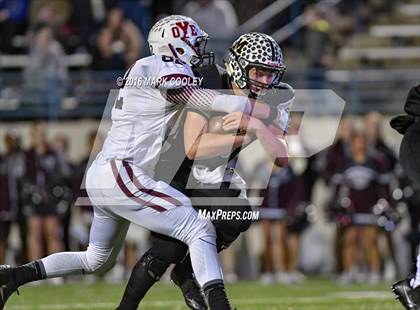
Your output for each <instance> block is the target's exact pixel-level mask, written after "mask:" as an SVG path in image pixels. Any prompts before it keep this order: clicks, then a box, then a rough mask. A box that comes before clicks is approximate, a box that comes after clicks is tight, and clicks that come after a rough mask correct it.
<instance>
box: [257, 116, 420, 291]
mask: <svg viewBox="0 0 420 310" xmlns="http://www.w3.org/2000/svg"><path fill="white" fill-rule="evenodd" d="M299 120H300V117H299V116H298V117H295V121H293V122H292V125H291V130H290V134H293V132H294V130H296V128H298V127H299ZM382 124H383V120H382V116H381V115H380V114H378V113H376V112H371V113H368V114H366V115H363V116H357V117H356V116H345V117H344V118H343V119H342V120H341V125H340V129H339V132H338V135H337V139H336V141H335V143H334V144H333V145H332V146H331V147H329V148H328V149H326V150H324V151H322V152H321V153H318V154H316V155H314V156H310V157H308V158H307V159H302V158H291V160H290V166H289V167H286V168H284V169H279V170H276V169H275V170H274V171H273V174H272V176H271V179H270V182H269V186H268V188H267V190H264V191H263V192H264V193H265V199H264V202H263V205H262V211H263V213H262V214H263V215H266V216H264V217H265V219H263V220H262V221H261V227H262V230H263V234H264V251H263V254H262V272H263V273H262V279H261V280H262V281H263V282H268V283H271V282H273V281H280V282H285V283H297V282H301V281H303V280H304V275H303V274H302V273H301V270H299V262H301V261H302V257H300V255H299V251H300V249H301V244H300V243H299V242H300V241H299V240H300V236H301V235H302V233H303V232H304V230H305V229H307V228H308V227H309V226H310V225H311V224H314V223H316V222H319V220H320V219H319V217H320V216H321V217H322V218H323V221H325V222H326V225H331V224H332V225H333V226H334V237H333V240H334V241H333V243H334V244H333V245H332V246H333V248H334V251H333V253H334V256H335V259H334V261H335V263H334V268H333V269H332V270H331V271H332V273H333V275H334V276H335V278H336V281H337V282H338V283H341V284H349V283H360V282H368V283H379V282H381V281H383V280H384V278H386V277H385V269H387V272H388V276H387V277H388V279H387V280H390V278H392V277H395V276H398V275H400V273H404V272H406V270H404V271H403V270H401V267H405V266H401V259H400V258H401V256H404V254H402V253H401V252H400V253H397V251H396V245H395V240H396V239H395V238H394V232H395V231H396V229H397V228H398V226H399V224H400V223H401V221H402V218H403V217H404V216H406V215H408V216H409V218H410V225H409V226H410V229H409V232H408V233H406V234H405V236H404V241H405V242H406V243H407V244H409V247H410V260H409V261H411V262H415V258H416V253H417V252H416V251H417V246H418V243H419V241H420V238H419V224H420V221H419V215H420V210H418V207H416V206H418V205H419V203H420V188H419V187H418V185H416V184H414V183H412V182H410V180H409V179H408V178H407V177H406V176H405V175H404V174H403V172H402V170H401V167H400V165H399V164H398V161H397V157H396V154H395V152H394V150H393V149H391V148H390V147H389V146H388V145H387V144H386V143H385V139H384V138H383V136H382V134H381V126H382ZM296 144H297V145H296ZM296 147H297V148H303V149H304V148H305V145H304V144H303V143H301V142H299V141H295V140H289V148H290V149H296ZM260 168H261V167H259V168H258V169H257V171H259V172H258V173H260V174H261V170H260ZM255 178H258V176H255ZM320 183H321V184H322V186H321V190H322V188H323V189H324V191H325V192H326V194H325V196H326V198H325V199H323V200H321V201H322V202H319V199H316V197H315V196H316V195H317V193H316V191H320V187H319V184H320ZM380 239H382V240H383V241H384V242H383V243H384V244H386V246H385V247H381V246H380ZM275 252H277V253H275ZM398 255H399V256H400V257H397V256H398ZM406 263H407V262H406ZM389 265H390V266H389ZM411 267H412V268H414V264H413V265H412V266H411ZM390 270H391V271H390ZM315 271H316V270H315ZM389 273H390V274H391V275H390V276H389Z"/></svg>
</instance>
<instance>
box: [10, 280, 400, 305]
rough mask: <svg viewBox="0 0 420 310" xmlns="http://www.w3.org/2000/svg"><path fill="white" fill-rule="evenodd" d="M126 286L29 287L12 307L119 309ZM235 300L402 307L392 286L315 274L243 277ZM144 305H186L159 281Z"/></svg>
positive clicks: (234, 288) (232, 289)
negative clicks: (263, 280) (295, 280)
mask: <svg viewBox="0 0 420 310" xmlns="http://www.w3.org/2000/svg"><path fill="white" fill-rule="evenodd" d="M122 292H123V286H122V285H111V284H106V283H96V284H65V285H61V286H51V285H40V286H28V287H24V288H22V289H21V290H20V296H16V295H14V296H12V298H11V300H10V302H9V303H8V305H7V306H6V308H5V309H8V310H72V309H92V310H94V309H95V310H96V309H115V307H116V305H117V303H118V301H119V298H120V296H121V295H122ZM228 295H229V297H230V299H231V304H232V305H233V307H236V308H237V309H238V310H259V309H264V310H277V309H279V310H280V309H281V310H330V309H334V310H336V309H338V310H350V309H352V310H353V309H354V310H356V309H357V310H398V309H400V310H401V309H403V308H402V306H401V305H400V304H399V303H398V301H396V300H394V298H393V295H392V294H391V292H390V290H389V285H388V284H387V285H385V284H383V285H348V286H339V285H337V284H335V283H333V282H331V281H329V280H323V279H310V280H307V281H306V283H305V284H301V285H280V284H278V285H277V284H276V285H270V286H264V285H261V284H260V283H257V282H242V283H238V284H233V285H229V286H228ZM139 309H145V310H148V309H150V310H154V309H164V310H166V309H167V310H180V309H187V308H186V307H185V306H184V304H183V300H182V297H181V296H180V294H179V293H178V290H177V288H175V287H174V286H172V285H171V284H158V285H156V286H155V287H154V289H153V290H152V291H151V292H150V293H149V295H148V296H147V298H146V299H145V300H144V302H143V303H142V304H141V306H140V307H139Z"/></svg>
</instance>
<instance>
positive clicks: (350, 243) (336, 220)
mask: <svg viewBox="0 0 420 310" xmlns="http://www.w3.org/2000/svg"><path fill="white" fill-rule="evenodd" d="M300 120H301V117H300V116H299V115H298V114H296V115H294V116H293V118H292V122H291V127H290V131H289V133H290V139H289V147H290V148H291V149H293V150H294V151H295V150H296V149H305V145H304V143H303V142H301V141H298V140H297V139H295V138H294V137H296V136H294V133H296V132H297V131H298V130H299V125H300ZM382 124H383V121H382V116H381V115H379V114H378V113H374V112H372V113H369V114H367V115H364V116H363V117H361V116H345V117H344V118H343V119H342V121H341V126H340V130H339V133H338V135H337V139H336V141H335V143H334V144H333V145H332V146H331V147H329V148H328V149H326V150H324V151H322V152H321V153H318V154H316V155H314V156H311V157H309V158H291V159H290V165H289V166H287V167H286V168H283V169H274V170H273V171H271V168H272V167H271V166H267V164H266V163H261V165H257V166H256V169H255V173H253V174H252V175H251V177H250V179H251V180H252V182H254V183H255V182H258V180H259V179H261V174H264V173H266V174H267V173H268V174H270V173H272V174H271V177H270V179H269V183H268V186H267V188H264V189H263V190H257V191H258V194H257V196H260V197H264V199H263V201H262V205H261V207H260V208H258V210H260V220H259V221H257V222H256V223H254V225H253V227H254V228H256V229H257V230H258V231H259V236H260V239H258V240H260V241H259V242H260V244H258V246H256V247H255V248H248V249H245V252H246V253H245V255H242V254H244V253H243V252H240V251H244V249H243V247H242V248H241V247H238V246H236V247H233V248H232V249H230V250H227V251H225V252H226V253H224V254H223V262H224V268H225V273H226V279H227V280H228V281H236V280H237V279H240V278H241V277H254V278H255V277H256V276H257V277H259V278H260V280H261V281H262V282H263V283H272V282H275V281H279V282H282V283H300V282H302V281H304V280H305V275H304V273H305V272H314V273H323V272H325V270H327V272H329V273H330V274H333V275H334V276H335V277H336V281H338V282H339V283H342V284H347V283H353V282H370V283H378V282H380V281H382V279H383V277H384V272H385V269H386V268H389V266H385V265H386V264H391V265H392V266H391V269H392V270H393V271H394V274H393V276H398V274H399V273H400V272H404V271H401V270H400V267H401V263H399V261H401V259H398V257H397V256H398V255H400V256H401V255H404V254H401V253H400V254H398V253H397V251H396V246H395V244H394V243H395V238H393V234H394V232H395V231H396V229H397V228H398V227H399V224H400V222H401V220H402V218H409V220H410V229H409V231H408V233H407V231H406V233H407V234H406V235H405V236H404V237H405V239H404V240H405V241H406V243H407V244H408V245H409V246H410V249H411V260H412V261H414V259H415V257H416V248H417V245H418V243H419V241H420V230H419V224H420V211H419V210H418V207H417V208H416V205H417V206H418V204H419V203H420V188H416V187H415V185H414V184H412V183H411V182H410V181H409V180H408V179H407V178H406V177H405V176H404V175H403V174H402V171H401V169H400V167H399V164H398V162H397V159H396V155H395V154H394V151H393V150H392V149H391V148H390V147H388V146H387V144H386V143H385V141H384V139H383V137H382V134H381V130H380V127H381V126H382ZM47 131H48V126H47V125H46V124H45V123H43V122H37V123H34V124H33V127H32V128H31V131H30V132H31V144H30V147H29V148H27V149H23V148H22V146H21V137H20V133H19V132H18V131H17V130H15V129H11V130H8V131H7V132H6V134H5V136H4V137H3V141H2V142H3V145H4V150H5V151H4V152H3V153H2V154H0V264H4V263H12V264H23V263H25V262H27V261H30V260H35V259H38V258H41V257H43V256H45V255H48V254H50V253H53V252H57V251H60V250H63V249H65V250H79V249H84V248H85V247H86V246H87V243H88V238H89V237H88V228H89V225H90V221H91V219H92V213H91V212H92V210H91V208H90V207H89V206H88V205H87V206H84V205H86V204H83V203H82V204H78V205H75V200H76V198H78V197H86V193H85V192H83V186H82V187H81V185H82V184H83V177H84V173H85V168H86V166H87V164H88V162H89V158H90V156H95V155H96V154H97V153H98V151H99V150H100V148H101V145H102V140H103V139H102V137H101V136H100V135H98V136H96V131H94V132H92V133H90V134H89V135H88V136H87V137H86V155H85V156H84V158H83V159H81V160H80V161H79V162H77V163H75V162H72V161H70V160H69V154H68V149H69V145H68V144H69V137H67V136H65V135H62V134H58V135H55V136H53V137H51V136H50V135H48V132H47ZM319 184H322V186H323V187H322V186H321V187H322V188H323V189H322V191H323V192H324V196H326V197H327V198H326V199H324V200H322V201H323V202H321V203H320V202H319V199H317V198H316V196H317V195H319V193H317V192H319V191H320V189H319V188H320V186H319ZM81 188H82V189H81ZM253 192H255V188H251V190H250V192H249V195H250V197H252V196H253V195H254V194H253ZM407 215H408V216H407ZM319 223H323V225H324V226H332V227H334V229H333V230H329V231H328V234H330V238H329V239H330V244H329V247H330V248H331V249H333V250H331V253H334V255H333V256H334V259H333V264H334V266H329V267H328V268H327V269H325V268H324V269H323V268H320V269H319V270H316V269H315V270H314V269H310V268H309V269H308V268H307V267H305V264H304V263H302V262H303V261H304V260H303V257H302V255H301V252H302V251H301V250H302V246H303V245H302V242H301V241H302V235H303V234H305V233H306V232H308V229H309V228H311V227H312V226H313V225H319ZM309 230H310V229H309ZM253 234H254V233H253V232H249V233H247V234H245V235H244V237H243V239H244V240H246V239H251V240H255V239H254V238H255V236H253ZM332 234H333V236H332ZM380 239H382V240H385V243H386V249H385V250H384V248H383V247H380V245H379V243H380V242H379V241H380ZM242 241H243V240H242ZM240 243H241V242H239V244H240ZM312 246H313V247H316V246H318V245H317V244H313V245H312ZM147 248H148V234H147V232H145V231H142V229H139V228H136V227H132V228H131V229H130V232H129V235H128V238H127V241H126V248H125V251H124V254H123V255H122V256H121V258H120V263H119V270H120V274H119V277H120V280H122V279H124V277H125V276H126V275H127V274H129V272H130V270H131V268H132V267H133V265H134V264H135V262H136V259H137V258H138V257H139V255H141V253H142V251H144V250H146V249H147ZM239 253H242V254H241V255H239ZM241 256H243V257H245V256H254V257H251V259H250V260H249V261H248V262H247V263H245V264H244V263H243V262H240V261H241ZM251 265H253V266H252V267H251ZM256 266H257V267H256ZM255 267H256V268H257V270H256V272H257V274H254V275H249V274H247V273H246V272H245V271H244V270H248V269H252V268H255ZM324 267H325V266H324ZM117 269H118V268H117Z"/></svg>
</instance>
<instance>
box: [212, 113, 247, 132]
mask: <svg viewBox="0 0 420 310" xmlns="http://www.w3.org/2000/svg"><path fill="white" fill-rule="evenodd" d="M208 128H209V132H210V133H217V134H236V135H244V134H246V131H245V130H240V131H238V130H237V129H233V130H224V129H223V116H220V115H219V116H213V117H212V118H210V120H209V127H208Z"/></svg>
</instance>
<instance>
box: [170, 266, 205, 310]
mask: <svg viewBox="0 0 420 310" xmlns="http://www.w3.org/2000/svg"><path fill="white" fill-rule="evenodd" d="M171 280H172V281H173V282H174V283H175V285H176V286H178V287H179V288H180V289H181V291H182V295H183V296H184V300H185V303H186V305H187V306H188V308H190V309H191V310H208V307H207V303H206V300H205V298H204V294H203V292H202V291H201V288H200V286H199V285H198V284H197V282H196V281H195V280H194V279H186V280H185V281H184V283H181V281H180V280H179V279H178V278H177V276H176V275H175V273H174V272H171Z"/></svg>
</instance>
